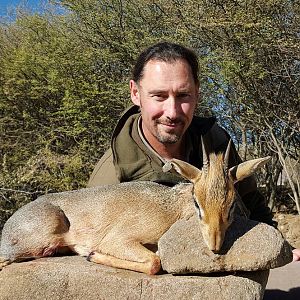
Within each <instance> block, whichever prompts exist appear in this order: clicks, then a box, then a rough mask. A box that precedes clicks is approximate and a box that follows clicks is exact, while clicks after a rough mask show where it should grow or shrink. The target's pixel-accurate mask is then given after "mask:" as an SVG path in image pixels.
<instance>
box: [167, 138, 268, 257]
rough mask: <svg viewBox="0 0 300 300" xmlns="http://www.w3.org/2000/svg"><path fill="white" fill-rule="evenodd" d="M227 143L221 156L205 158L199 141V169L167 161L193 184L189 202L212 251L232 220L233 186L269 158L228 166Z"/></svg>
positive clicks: (211, 154)
mask: <svg viewBox="0 0 300 300" xmlns="http://www.w3.org/2000/svg"><path fill="white" fill-rule="evenodd" d="M230 147H231V141H229V143H228V146H227V150H226V152H225V153H218V154H215V153H210V154H209V155H207V153H206V151H205V147H204V143H203V140H202V152H203V167H202V170H199V169H198V168H196V167H194V166H192V165H190V164H189V163H186V162H184V161H181V160H178V159H172V160H170V164H171V166H172V167H173V168H174V170H175V171H176V172H178V173H179V174H180V175H181V176H183V177H184V178H186V179H187V180H189V181H190V182H192V183H193V185H194V188H193V199H194V205H195V209H196V211H197V214H198V216H199V221H200V228H201V232H202V235H203V238H204V241H205V243H206V244H207V246H208V248H209V249H210V250H211V251H213V252H216V253H217V252H219V251H220V249H221V247H222V244H223V241H224V236H225V233H226V230H227V228H228V227H229V225H230V224H231V222H232V220H233V211H234V207H235V204H236V199H237V197H238V195H237V192H236V190H235V188H234V184H235V183H236V182H238V181H240V180H242V179H244V178H246V177H248V176H250V175H251V174H253V173H254V172H255V171H256V170H257V169H259V168H261V167H262V166H264V165H265V163H266V162H267V161H269V159H270V157H264V158H258V159H252V160H249V161H246V162H243V163H241V164H239V165H237V166H234V167H231V168H229V167H228V163H229V152H230Z"/></svg>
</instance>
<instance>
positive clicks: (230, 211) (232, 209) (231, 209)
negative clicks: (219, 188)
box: [228, 202, 236, 218]
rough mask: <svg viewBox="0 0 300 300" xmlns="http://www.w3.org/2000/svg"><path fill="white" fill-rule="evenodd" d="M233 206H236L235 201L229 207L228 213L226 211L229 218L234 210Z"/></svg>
mask: <svg viewBox="0 0 300 300" xmlns="http://www.w3.org/2000/svg"><path fill="white" fill-rule="evenodd" d="M235 208H236V202H233V203H232V205H231V207H230V209H229V213H228V217H229V218H232V217H233V213H234V211H235Z"/></svg>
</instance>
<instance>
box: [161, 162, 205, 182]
mask: <svg viewBox="0 0 300 300" xmlns="http://www.w3.org/2000/svg"><path fill="white" fill-rule="evenodd" d="M172 168H173V169H174V170H175V171H176V172H177V173H179V174H180V175H181V176H182V177H184V178H185V179H187V180H189V181H190V182H192V183H195V182H196V181H197V178H198V177H199V176H200V175H201V171H200V170H199V169H198V168H196V167H194V166H192V165H191V164H189V163H187V162H185V161H182V160H179V159H175V158H174V159H171V160H170V161H169V162H167V163H166V164H165V165H164V166H163V171H164V172H168V171H170V170H171V169H172Z"/></svg>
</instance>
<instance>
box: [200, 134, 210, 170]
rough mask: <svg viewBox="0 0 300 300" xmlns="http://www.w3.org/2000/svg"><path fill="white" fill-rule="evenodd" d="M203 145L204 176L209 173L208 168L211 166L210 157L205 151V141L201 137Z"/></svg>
mask: <svg viewBox="0 0 300 300" xmlns="http://www.w3.org/2000/svg"><path fill="white" fill-rule="evenodd" d="M201 145H202V160H203V167H202V170H203V172H204V174H207V173H208V166H209V161H208V156H207V153H206V150H205V146H204V141H203V137H202V136H201Z"/></svg>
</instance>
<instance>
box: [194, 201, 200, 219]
mask: <svg viewBox="0 0 300 300" xmlns="http://www.w3.org/2000/svg"><path fill="white" fill-rule="evenodd" d="M193 199H194V205H195V207H196V211H197V213H198V216H199V218H200V219H202V213H201V209H200V207H199V204H198V202H197V201H196V199H195V198H193Z"/></svg>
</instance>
